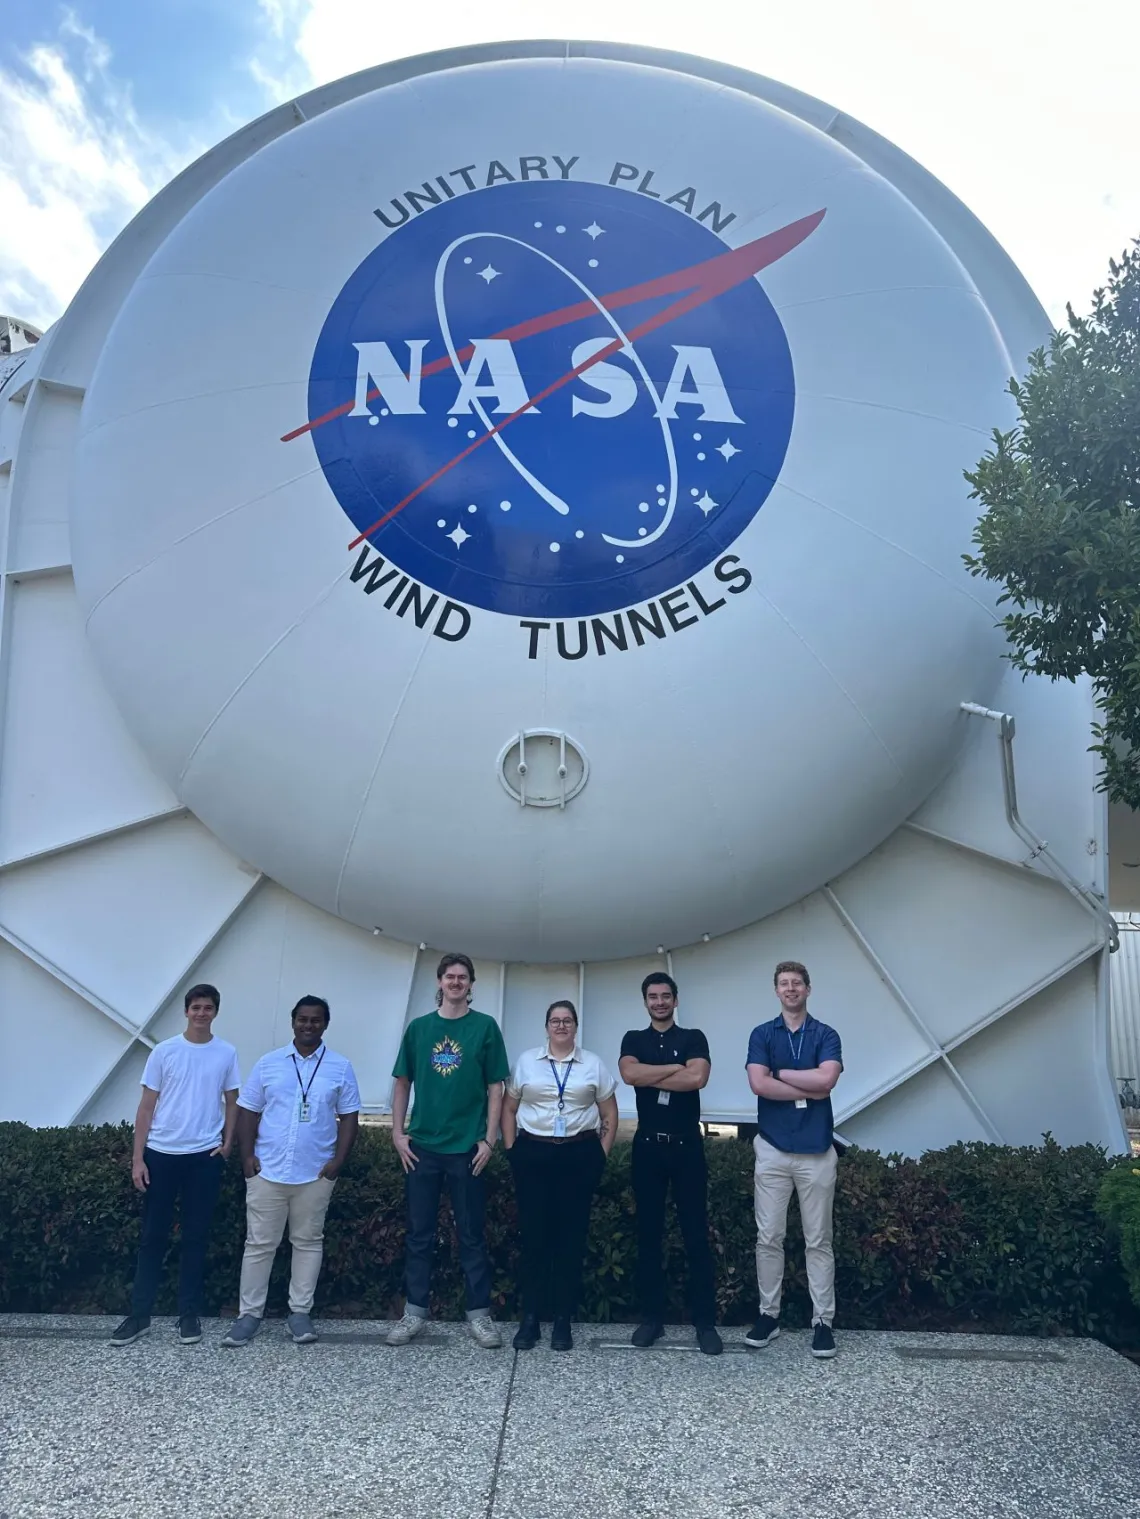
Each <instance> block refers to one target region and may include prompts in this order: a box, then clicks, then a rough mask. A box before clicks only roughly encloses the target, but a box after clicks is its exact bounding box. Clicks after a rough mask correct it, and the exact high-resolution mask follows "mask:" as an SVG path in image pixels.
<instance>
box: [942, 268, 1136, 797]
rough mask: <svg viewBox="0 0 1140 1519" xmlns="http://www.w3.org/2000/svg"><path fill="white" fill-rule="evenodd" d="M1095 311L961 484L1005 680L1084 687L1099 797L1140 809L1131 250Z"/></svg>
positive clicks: (1036, 378)
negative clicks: (1094, 716) (972, 518)
mask: <svg viewBox="0 0 1140 1519" xmlns="http://www.w3.org/2000/svg"><path fill="white" fill-rule="evenodd" d="M1109 270H1110V275H1109V280H1108V283H1107V285H1106V287H1105V288H1104V289H1103V290H1098V291H1096V293H1095V294H1094V296H1093V306H1092V311H1091V312H1090V314H1089V315H1088V316H1084V317H1079V316H1076V315H1075V314H1074V312H1073V309H1072V307H1069V310H1068V326H1067V328H1065V329H1062V330H1060V331H1058V332H1056V333H1054V335H1053V337H1052V339H1051V341H1050V343H1049V345H1048V347H1046V348H1040V349H1038V350H1037V351H1036V352H1035V353H1033V354H1031V355H1030V357H1029V364H1028V369H1027V372H1026V375H1025V378H1024V379H1022V380H1016V379H1015V380H1011V381H1010V385H1009V389H1010V394H1011V395H1012V396H1013V398H1014V400H1015V401H1016V403H1017V407H1018V412H1019V421H1018V424H1017V426H1016V427H1014V428H1013V429H1012V430H1011V431H1010V432H1007V433H1003V432H1000V431H995V432H994V443H993V448H992V449H991V450H990V451H989V452H988V453H987V454H986V455H985V457H984V458H983V459H982V460H981V462H980V463H979V465H978V467H977V469H976V470H974V471H973V473H968V474H967V476H966V478H967V480H968V481H969V482H970V484H971V486H972V487H973V490H972V492H971V495H972V497H973V498H974V499H976V500H978V501H980V502H981V503H982V505H983V507H984V508H985V510H984V513H983V515H982V517H981V519H980V520H979V522H978V525H977V527H976V528H975V530H974V544H975V547H976V549H977V553H976V554H967V555H966V556H965V559H966V563H967V565H968V566H969V568H970V571H971V572H972V573H973V574H975V575H981V576H984V577H985V578H986V579H988V580H993V581H996V582H997V583H998V584H999V585H1001V586H1002V587H1003V590H1002V594H1001V596H1000V597H999V605H1000V604H1005V605H1007V606H1009V607H1011V608H1012V610H1010V611H1009V612H1007V613H1006V614H1005V615H1004V616H1003V617H1002V626H1003V627H1004V629H1005V632H1006V635H1007V637H1008V639H1009V642H1010V644H1011V645H1012V651H1011V653H1010V656H1009V657H1010V658H1011V659H1012V661H1013V663H1014V666H1015V667H1016V668H1017V669H1019V670H1022V671H1024V672H1026V673H1033V674H1037V675H1046V676H1048V677H1049V678H1050V679H1052V680H1074V679H1075V678H1076V677H1077V676H1078V675H1082V674H1084V675H1089V676H1091V677H1092V682H1093V688H1094V691H1095V694H1096V700H1097V705H1098V708H1099V713H1098V718H1099V720H1098V722H1097V723H1096V725H1095V726H1094V730H1093V733H1094V738H1095V740H1096V742H1095V743H1094V744H1093V746H1092V747H1093V749H1094V751H1095V752H1096V753H1098V754H1099V755H1100V756H1101V759H1102V761H1103V766H1104V770H1103V778H1102V783H1101V784H1102V789H1103V790H1105V791H1107V792H1108V794H1109V796H1110V797H1111V799H1112V800H1113V801H1119V802H1124V803H1126V804H1127V805H1128V806H1129V807H1134V808H1135V807H1140V242H1137V243H1136V244H1134V245H1133V247H1132V249H1131V250H1130V251H1128V252H1126V253H1125V254H1124V255H1123V257H1122V258H1121V260H1120V262H1119V263H1110V265H1109Z"/></svg>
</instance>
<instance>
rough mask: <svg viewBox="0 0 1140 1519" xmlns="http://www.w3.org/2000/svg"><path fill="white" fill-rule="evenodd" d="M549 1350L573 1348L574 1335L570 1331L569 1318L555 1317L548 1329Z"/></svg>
mask: <svg viewBox="0 0 1140 1519" xmlns="http://www.w3.org/2000/svg"><path fill="white" fill-rule="evenodd" d="M550 1348H551V1350H573V1349H574V1336H573V1335H572V1334H571V1333H570V1320H569V1319H555V1320H554V1324H553V1326H552V1328H551V1330H550Z"/></svg>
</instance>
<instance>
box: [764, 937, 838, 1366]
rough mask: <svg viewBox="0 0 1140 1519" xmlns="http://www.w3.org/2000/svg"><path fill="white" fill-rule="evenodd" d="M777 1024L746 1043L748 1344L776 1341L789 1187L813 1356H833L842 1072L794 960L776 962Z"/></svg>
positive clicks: (831, 1037) (834, 1041)
mask: <svg viewBox="0 0 1140 1519" xmlns="http://www.w3.org/2000/svg"><path fill="white" fill-rule="evenodd" d="M773 981H774V983H775V987H776V996H777V998H778V999H779V1003H780V1013H779V1016H778V1017H776V1018H773V1019H772V1020H771V1021H770V1022H767V1023H761V1024H758V1025H757V1027H756V1028H754V1029H753V1030H752V1035H751V1037H750V1038H749V1040H748V1084H749V1086H750V1087H751V1088H752V1090H753V1092H754V1093H755V1095H756V1123H757V1127H758V1128H759V1131H760V1132H759V1133H758V1134H757V1136H756V1139H755V1142H754V1149H755V1151H756V1172H755V1191H756V1278H757V1281H758V1283H759V1287H760V1317H759V1319H758V1320H757V1321H756V1323H755V1324H754V1325H753V1327H752V1328H751V1329H750V1330H749V1331H748V1333H747V1334H746V1335H745V1337H744V1342H745V1344H746V1345H758V1346H759V1345H770V1344H771V1343H772V1341H773V1340H774V1339H775V1338H776V1336H777V1335H778V1334H779V1332H780V1295H781V1291H782V1288H783V1282H784V1232H785V1229H786V1227H787V1221H788V1203H789V1202H790V1201H791V1196H792V1188H793V1187H794V1188H795V1190H796V1195H797V1196H798V1198H799V1203H800V1219H801V1221H802V1223H803V1229H804V1244H805V1246H806V1247H807V1273H808V1287H809V1288H810V1290H811V1303H812V1324H813V1326H814V1333H813V1336H812V1344H811V1353H812V1355H813V1356H817V1357H819V1358H820V1359H823V1360H827V1359H830V1357H832V1356H833V1355H834V1354H835V1336H834V1335H833V1334H832V1332H831V1325H832V1321H833V1319H834V1317H835V1256H834V1254H833V1253H832V1249H831V1211H832V1204H833V1203H834V1201H835V1171H836V1164H837V1159H838V1157H837V1155H836V1151H835V1147H834V1144H833V1142H832V1116H831V1089H832V1087H834V1085H835V1083H836V1082H837V1081H838V1080H839V1077H840V1076H841V1074H842V1072H843V1049H842V1047H841V1045H840V1042H839V1035H838V1034H837V1033H836V1032H835V1030H834V1029H833V1028H829V1027H828V1026H827V1024H826V1023H820V1021H819V1020H818V1018H813V1017H812V1016H811V1014H810V1013H809V1012H808V997H809V995H810V994H811V978H810V977H809V976H808V973H807V968H806V967H805V966H803V965H801V964H800V963H799V961H798V960H782V961H781V962H780V964H779V965H777V967H776V973H775V975H774V977H773Z"/></svg>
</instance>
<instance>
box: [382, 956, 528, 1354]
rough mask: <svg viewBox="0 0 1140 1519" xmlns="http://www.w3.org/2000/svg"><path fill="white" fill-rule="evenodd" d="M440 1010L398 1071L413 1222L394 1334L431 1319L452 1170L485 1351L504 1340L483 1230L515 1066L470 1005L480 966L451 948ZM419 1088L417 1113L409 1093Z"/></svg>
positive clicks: (471, 1310)
mask: <svg viewBox="0 0 1140 1519" xmlns="http://www.w3.org/2000/svg"><path fill="white" fill-rule="evenodd" d="M436 976H437V978H438V981H439V990H438V991H437V992H436V999H435V1000H436V1003H437V1005H438V1007H437V1011H436V1012H434V1013H426V1014H425V1015H424V1016H423V1017H422V1018H413V1019H412V1021H411V1023H409V1024H408V1026H407V1028H406V1029H405V1030H404V1037H403V1040H402V1042H401V1044H400V1053H399V1054H398V1055H397V1057H396V1064H395V1067H394V1069H393V1071H392V1075H393V1076H394V1077H395V1080H396V1084H395V1088H394V1089H393V1092H392V1143H393V1144H394V1145H395V1147H396V1153H397V1155H399V1157H400V1164H401V1165H402V1166H403V1168H404V1186H405V1191H406V1194H407V1203H408V1227H407V1235H406V1238H405V1244H404V1292H405V1294H406V1297H407V1302H406V1304H405V1307H404V1316H403V1318H402V1319H400V1321H399V1322H398V1323H396V1324H394V1325H393V1326H392V1328H391V1330H390V1331H389V1333H388V1344H389V1345H406V1344H407V1343H408V1341H409V1340H411V1339H413V1338H414V1337H415V1336H416V1335H417V1334H419V1332H420V1330H421V1329H422V1328H423V1327H424V1324H425V1322H426V1320H427V1312H428V1297H429V1293H430V1288H431V1263H432V1252H433V1249H434V1246H435V1234H436V1228H437V1225H438V1221H439V1200H440V1194H441V1192H442V1190H443V1183H444V1180H445V1179H446V1181H447V1190H448V1192H449V1193H450V1195H451V1211H452V1212H453V1213H454V1215H455V1228H456V1232H457V1234H458V1235H459V1259H460V1262H461V1264H462V1266H463V1276H464V1280H465V1282H466V1284H467V1324H468V1328H469V1329H470V1331H471V1336H472V1338H473V1339H474V1340H475V1341H476V1342H477V1343H478V1344H480V1345H482V1346H483V1348H484V1349H485V1350H495V1349H497V1348H498V1347H499V1346H501V1345H502V1343H503V1341H502V1337H501V1336H500V1334H499V1331H498V1329H497V1328H496V1326H495V1324H494V1323H493V1321H492V1319H491V1261H490V1258H489V1256H488V1255H487V1245H486V1242H485V1240H484V1237H483V1217H484V1209H485V1189H486V1183H485V1182H484V1180H483V1171H484V1168H485V1167H486V1164H487V1162H488V1161H489V1160H490V1158H491V1154H492V1151H493V1150H494V1148H495V1141H496V1140H497V1139H498V1137H499V1113H500V1111H501V1109H502V1106H503V1082H504V1081H506V1079H507V1077H508V1075H509V1074H510V1066H509V1064H508V1061H507V1051H506V1047H505V1045H504V1044H503V1036H502V1034H501V1033H500V1032H499V1025H498V1024H497V1023H496V1022H495V1020H494V1019H493V1018H488V1017H487V1015H486V1013H477V1012H476V1011H475V1009H474V1008H473V1007H472V1006H471V988H472V987H473V986H474V984H475V967H474V965H472V963H471V961H470V960H469V959H468V957H467V956H466V955H444V957H443V959H442V960H441V961H440V962H439V966H438V968H437V970H436ZM413 1086H414V1087H415V1089H416V1100H415V1105H414V1106H413V1108H412V1117H411V1122H410V1123H408V1124H407V1126H406V1127H405V1121H406V1119H407V1115H408V1098H409V1096H410V1094H411V1090H412V1088H413Z"/></svg>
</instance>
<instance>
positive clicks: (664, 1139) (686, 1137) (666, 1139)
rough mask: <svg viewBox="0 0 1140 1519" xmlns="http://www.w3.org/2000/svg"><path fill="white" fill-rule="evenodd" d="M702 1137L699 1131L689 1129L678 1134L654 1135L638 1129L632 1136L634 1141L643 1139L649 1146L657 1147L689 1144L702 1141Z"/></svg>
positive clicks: (660, 1133)
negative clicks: (657, 1145) (655, 1145)
mask: <svg viewBox="0 0 1140 1519" xmlns="http://www.w3.org/2000/svg"><path fill="white" fill-rule="evenodd" d="M703 1137H704V1136H703V1135H702V1134H701V1131H700V1130H699V1129H690V1130H688V1131H687V1132H682V1133H679V1134H669V1133H663V1132H662V1131H660V1130H658V1131H657V1132H656V1133H654V1131H653V1130H652V1129H638V1131H637V1133H636V1135H635V1136H634V1138H635V1139H644V1140H647V1141H648V1142H649V1143H650V1144H659V1145H664V1144H675V1145H679V1144H681V1145H683V1144H691V1143H693V1142H694V1141H696V1140H700V1139H702V1138H703Z"/></svg>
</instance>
